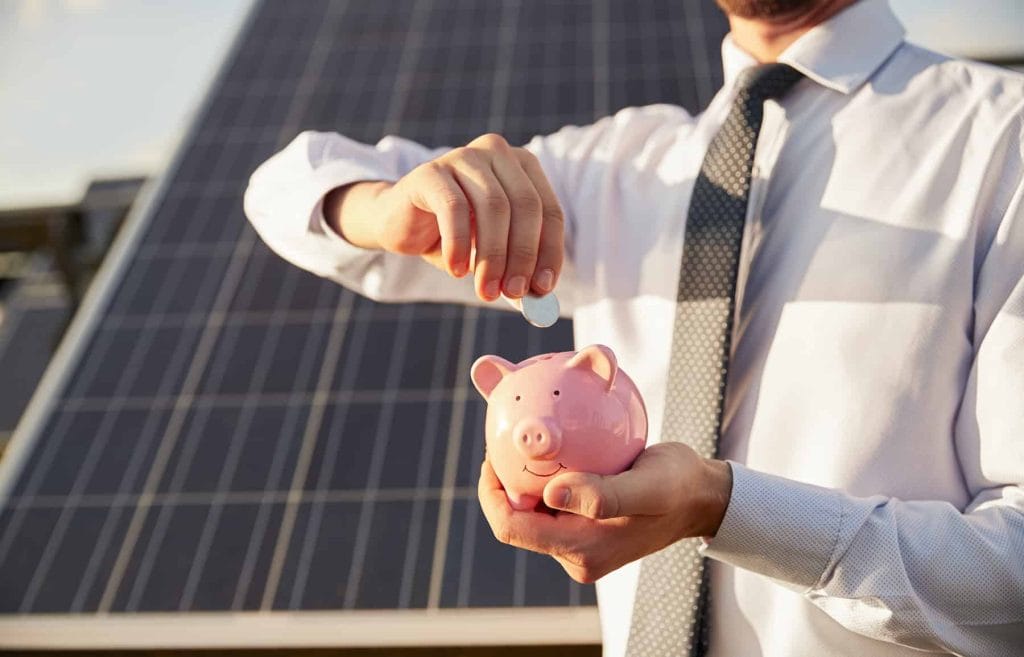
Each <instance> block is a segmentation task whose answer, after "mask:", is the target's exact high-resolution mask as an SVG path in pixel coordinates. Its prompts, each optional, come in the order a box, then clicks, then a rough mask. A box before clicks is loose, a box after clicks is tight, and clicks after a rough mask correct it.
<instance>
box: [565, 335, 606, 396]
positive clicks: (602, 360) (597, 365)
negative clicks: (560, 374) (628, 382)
mask: <svg viewBox="0 0 1024 657" xmlns="http://www.w3.org/2000/svg"><path fill="white" fill-rule="evenodd" d="M566 367H580V368H583V369H586V370H590V371H591V372H593V373H594V374H596V375H598V376H599V377H601V378H602V379H604V380H605V383H606V384H607V385H606V387H605V389H606V390H611V389H612V385H614V384H615V374H616V373H617V372H618V371H619V364H618V361H616V360H615V354H614V353H613V352H612V350H611V349H609V348H608V347H606V346H604V345H603V344H592V345H590V346H589V347H584V348H583V349H580V350H579V351H577V352H576V355H575V356H573V357H572V358H570V359H569V362H568V363H566Z"/></svg>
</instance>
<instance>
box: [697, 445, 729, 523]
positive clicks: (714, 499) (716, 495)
mask: <svg viewBox="0 0 1024 657" xmlns="http://www.w3.org/2000/svg"><path fill="white" fill-rule="evenodd" d="M703 469H704V477H703V478H704V486H703V487H702V488H703V492H704V500H703V504H702V506H703V508H702V510H701V511H702V512H701V514H700V515H701V517H702V518H703V522H702V523H701V524H702V526H701V531H700V532H699V534H698V535H699V536H703V537H704V539H705V540H710V539H712V538H714V536H715V534H717V533H718V528H719V527H721V526H722V520H723V519H724V518H725V512H726V510H727V509H728V508H729V500H730V499H732V467H731V466H730V465H729V464H728V463H726V462H725V461H720V460H717V459H704V462H703Z"/></svg>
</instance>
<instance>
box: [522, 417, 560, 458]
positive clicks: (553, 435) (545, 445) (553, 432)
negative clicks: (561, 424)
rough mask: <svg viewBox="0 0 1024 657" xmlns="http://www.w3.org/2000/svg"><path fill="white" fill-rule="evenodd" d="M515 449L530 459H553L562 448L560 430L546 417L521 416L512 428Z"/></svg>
mask: <svg viewBox="0 0 1024 657" xmlns="http://www.w3.org/2000/svg"><path fill="white" fill-rule="evenodd" d="M512 441H513V443H515V446H516V449H517V450H519V452H520V453H521V454H522V455H523V456H525V457H526V458H530V459H553V458H555V457H556V456H558V452H559V450H560V449H561V448H562V431H561V430H560V429H559V428H558V425H557V424H555V422H554V421H553V420H551V419H548V418H537V417H532V418H523V419H522V420H520V421H519V422H517V423H516V425H515V427H513V429H512Z"/></svg>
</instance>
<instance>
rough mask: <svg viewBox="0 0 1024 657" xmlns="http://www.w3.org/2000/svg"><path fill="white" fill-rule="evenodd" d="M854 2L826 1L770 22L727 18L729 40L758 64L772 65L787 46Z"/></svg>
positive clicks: (732, 16) (852, 0)
mask: <svg viewBox="0 0 1024 657" xmlns="http://www.w3.org/2000/svg"><path fill="white" fill-rule="evenodd" d="M854 2H857V0H826V1H825V2H822V3H821V4H820V5H818V6H817V7H815V8H814V9H812V10H810V11H808V12H806V13H800V14H796V15H792V16H781V17H779V18H774V19H770V20H769V19H763V18H740V17H739V16H735V15H733V14H730V15H729V27H730V29H731V30H732V32H731V34H732V39H733V41H734V42H735V43H736V45H737V46H739V47H740V48H742V49H743V50H745V51H747V52H748V53H750V55H751V56H753V57H754V58H755V59H756V60H757V61H758V62H761V63H762V64H765V63H768V62H774V61H775V60H776V59H778V57H779V55H780V54H782V51H783V50H785V49H786V48H788V47H789V45H790V44H791V43H793V42H794V41H796V40H797V39H799V38H800V37H801V36H803V35H804V34H805V33H807V32H808V31H809V30H810V29H811V28H813V27H814V26H815V25H820V24H821V23H824V22H825V21H827V20H828V19H830V18H832V17H833V16H835V15H836V14H838V13H839V12H841V11H842V10H844V9H846V8H847V7H849V6H850V5H852V4H853V3H854Z"/></svg>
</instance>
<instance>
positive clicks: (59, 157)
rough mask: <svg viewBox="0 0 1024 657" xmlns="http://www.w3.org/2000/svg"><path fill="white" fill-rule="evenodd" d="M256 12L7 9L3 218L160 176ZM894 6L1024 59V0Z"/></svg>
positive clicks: (0, 143) (28, 0)
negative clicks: (102, 186)
mask: <svg viewBox="0 0 1024 657" xmlns="http://www.w3.org/2000/svg"><path fill="white" fill-rule="evenodd" d="M250 1H251V0H174V1H173V2H172V1H163V2H158V1H155V0H150V1H146V2H142V1H140V0H63V1H60V0H0V207H5V206H6V207H11V206H22V205H31V204H50V203H62V202H74V201H76V200H77V199H78V198H79V197H80V195H81V193H82V191H84V188H85V186H86V185H87V184H88V181H89V180H90V179H91V178H92V177H94V176H99V175H119V174H126V175H138V174H154V173H157V172H159V171H160V170H161V167H162V166H163V165H164V163H165V162H166V160H167V158H169V156H170V155H171V151H172V150H173V148H174V146H175V144H177V142H178V140H179V138H180V136H181V134H182V132H183V130H184V129H185V128H186V127H187V125H188V121H189V119H190V117H191V114H192V112H193V110H194V109H195V107H196V106H197V104H198V103H199V102H200V101H201V96H202V95H203V93H204V92H205V90H206V86H207V82H208V80H209V78H210V76H211V75H213V73H214V71H215V70H216V68H217V65H218V64H219V62H220V61H221V59H222V57H223V54H224V52H225V49H226V47H227V46H228V45H229V42H230V39H231V37H232V36H233V34H234V33H235V30H236V29H237V27H238V26H239V24H240V21H241V20H242V18H243V17H244V15H245V13H246V11H247V9H248V7H249V6H250ZM278 1H285V0H278ZM288 1H298V0H288ZM365 1H371V0H365ZM617 1H626V0H617ZM678 1H679V2H688V1H691V0H678ZM891 4H892V6H893V9H895V10H896V13H897V14H898V15H899V16H900V17H901V19H902V20H903V21H904V23H905V24H906V25H907V28H908V38H909V39H910V40H912V41H916V42H918V43H922V44H924V45H928V46H930V47H933V48H936V49H938V50H942V51H944V52H948V53H951V54H962V55H967V56H974V57H993V56H998V57H1003V56H1011V55H1014V54H1018V55H1022V57H1024V39H1022V38H1021V36H1020V35H1021V34H1024V0H891Z"/></svg>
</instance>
